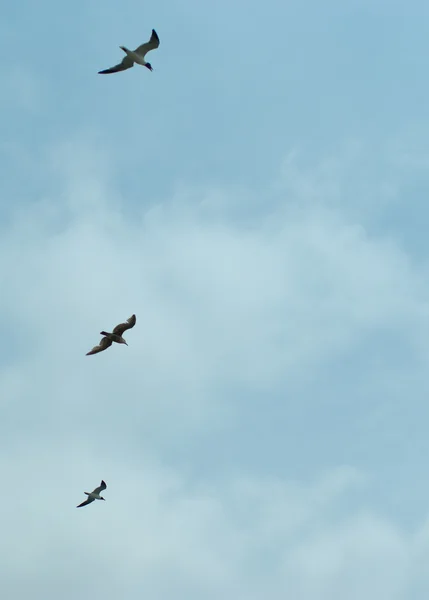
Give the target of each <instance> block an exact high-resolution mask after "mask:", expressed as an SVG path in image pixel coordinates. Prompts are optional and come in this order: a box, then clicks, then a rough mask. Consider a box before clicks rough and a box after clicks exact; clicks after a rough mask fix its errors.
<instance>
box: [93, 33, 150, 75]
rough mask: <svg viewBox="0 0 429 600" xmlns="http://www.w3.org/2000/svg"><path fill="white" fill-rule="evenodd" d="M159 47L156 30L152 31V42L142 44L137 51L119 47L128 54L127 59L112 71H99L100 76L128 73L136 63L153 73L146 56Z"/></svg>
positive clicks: (112, 68) (111, 69)
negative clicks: (120, 72) (121, 72)
mask: <svg viewBox="0 0 429 600" xmlns="http://www.w3.org/2000/svg"><path fill="white" fill-rule="evenodd" d="M158 46H159V37H158V34H157V33H156V31H155V29H152V35H151V36H150V40H149V41H148V42H146V43H145V44H141V46H139V47H138V48H136V49H135V50H129V49H128V48H127V47H126V46H119V47H120V49H121V50H123V51H124V52H125V54H126V56H125V58H123V59H122V61H121V62H120V63H119V64H117V65H115V66H114V67H111V68H110V69H104V70H103V71H98V74H99V75H107V74H109V73H118V72H119V71H126V70H127V69H131V67H133V66H134V63H137V64H138V65H142V66H143V67H146V68H148V69H149V71H153V69H152V65H151V64H150V63H149V62H147V61H146V58H145V57H146V54H147V53H148V52H150V51H151V50H155V49H156V48H158Z"/></svg>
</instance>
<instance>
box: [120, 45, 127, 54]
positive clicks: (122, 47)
mask: <svg viewBox="0 0 429 600" xmlns="http://www.w3.org/2000/svg"><path fill="white" fill-rule="evenodd" d="M119 48H120V49H121V50H123V51H124V52H125V54H128V52H129V50H128V48H127V47H126V46H119Z"/></svg>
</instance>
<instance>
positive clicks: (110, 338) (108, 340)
mask: <svg viewBox="0 0 429 600" xmlns="http://www.w3.org/2000/svg"><path fill="white" fill-rule="evenodd" d="M135 324H136V315H131V317H130V318H129V319H127V321H126V322H125V323H119V325H116V327H115V328H114V329H113V331H112V332H111V333H109V332H108V331H100V335H102V336H104V337H102V338H101V341H100V343H99V344H98V345H97V346H94V348H92V350H90V351H89V352H87V353H86V356H89V355H91V354H97V353H98V352H103V350H107V348H110V346H111V345H112V343H113V342H116V343H117V344H125V345H126V346H128V344H127V342H126V341H125V339H124V338H123V337H122V334H123V333H124V331H126V330H127V329H131V328H132V327H134V325H135Z"/></svg>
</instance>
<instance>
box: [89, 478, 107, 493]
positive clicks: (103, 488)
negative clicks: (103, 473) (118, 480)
mask: <svg viewBox="0 0 429 600" xmlns="http://www.w3.org/2000/svg"><path fill="white" fill-rule="evenodd" d="M106 488H107V485H106V483H105V482H104V481H101V483H100V485H99V486H98V487H96V488H95V490H94V491H93V492H92V493H93V494H99V493H100V492H102V491H103V490H105V489H106Z"/></svg>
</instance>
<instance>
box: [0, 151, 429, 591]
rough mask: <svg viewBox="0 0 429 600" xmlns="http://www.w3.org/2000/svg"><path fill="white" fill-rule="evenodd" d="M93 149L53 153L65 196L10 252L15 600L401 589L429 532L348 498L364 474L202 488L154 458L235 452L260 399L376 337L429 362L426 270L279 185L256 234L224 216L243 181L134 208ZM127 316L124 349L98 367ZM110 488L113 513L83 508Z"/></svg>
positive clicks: (11, 580) (8, 449)
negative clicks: (103, 486)
mask: <svg viewBox="0 0 429 600" xmlns="http://www.w3.org/2000/svg"><path fill="white" fill-rule="evenodd" d="M93 150H94V147H93V146H91V145H90V144H89V145H88V143H87V142H82V141H79V140H78V141H73V142H72V143H70V144H68V145H66V146H65V147H64V146H62V147H61V148H60V149H58V152H57V153H56V155H57V156H58V159H57V160H56V162H54V163H52V162H51V163H50V166H49V168H47V172H46V176H47V177H49V176H50V175H51V174H52V173H54V174H55V177H54V179H53V183H52V184H51V187H50V193H49V197H45V198H43V199H39V198H35V199H34V202H33V204H31V205H27V206H26V207H25V210H24V209H22V208H17V209H16V211H15V213H14V218H13V219H12V225H11V227H10V228H9V230H8V231H7V232H5V233H4V235H3V236H2V238H1V240H0V273H1V275H0V277H1V281H0V284H1V288H2V290H3V293H2V295H1V296H0V308H1V311H0V321H1V326H2V329H3V332H5V338H4V339H6V340H7V343H8V346H4V347H3V349H2V351H1V354H0V361H1V365H2V368H1V371H0V385H1V389H2V398H1V401H0V404H1V408H2V411H3V419H2V423H1V424H0V433H1V434H2V437H1V439H2V441H1V442H0V445H1V447H2V452H3V457H4V458H3V459H2V473H3V484H4V486H5V489H6V490H7V495H6V496H5V497H4V498H3V500H2V507H3V514H5V511H6V510H7V507H8V506H9V503H10V502H12V509H10V510H11V512H10V515H11V516H10V519H9V521H8V523H7V524H6V525H7V526H6V531H5V534H4V537H5V539H7V540H8V542H7V544H8V549H7V551H5V552H4V554H3V565H4V566H3V570H4V572H5V574H6V579H5V581H6V583H5V586H6V589H9V590H10V595H9V597H10V598H11V599H12V598H17V599H20V598H22V597H24V595H27V594H28V593H29V590H33V592H34V595H35V597H40V598H42V597H43V598H44V599H46V598H50V597H54V595H55V596H57V595H58V590H62V592H61V594H62V597H64V598H65V600H67V598H72V597H76V595H77V594H79V596H80V597H82V598H85V597H88V598H89V596H90V595H91V593H95V592H94V590H97V593H100V592H102V593H103V596H104V597H105V598H106V600H109V598H112V599H113V598H116V597H118V596H122V595H124V594H125V595H126V594H128V595H131V594H137V595H141V594H143V593H144V594H145V595H147V596H149V597H151V598H155V599H156V598H165V597H166V596H170V595H172V594H173V593H174V595H175V597H176V598H182V597H183V598H185V597H186V598H192V597H199V598H201V597H203V598H215V597H216V598H218V597H219V596H222V597H226V598H229V597H231V598H232V597H237V596H246V597H248V598H255V599H256V598H258V599H259V598H265V597H270V598H272V599H273V600H276V598H284V596H285V594H286V595H288V596H290V597H292V598H298V599H299V598H302V600H313V599H319V598H320V599H324V598H329V599H330V600H336V599H337V598H338V600H340V599H341V600H342V599H343V598H344V597H345V596H347V597H348V598H355V597H356V598H358V597H360V598H361V597H367V598H368V599H369V600H371V599H372V598H374V599H375V598H377V599H378V598H385V599H386V600H390V599H392V600H393V599H396V598H405V597H406V591H407V590H408V589H410V587H409V586H411V585H412V581H413V579H412V578H413V577H414V576H415V572H414V570H413V568H412V567H411V565H410V563H411V557H417V559H418V558H419V557H420V556H422V555H424V553H425V552H427V551H426V550H425V548H427V541H426V538H427V534H426V533H425V530H424V529H422V530H421V531H420V532H419V533H418V534H417V536H416V538H414V537H413V536H412V535H411V534H409V533H407V532H404V531H403V530H402V529H401V527H400V526H399V525H398V524H395V523H393V522H391V521H390V520H388V519H387V518H386V517H385V516H380V515H379V514H377V513H376V511H375V510H374V509H372V508H371V507H369V508H368V509H367V510H363V509H362V508H361V507H359V506H357V505H356V503H353V501H351V500H350V498H349V495H350V494H351V493H352V492H356V494H358V492H359V490H362V489H363V488H365V486H367V487H366V488H365V489H368V486H369V485H370V484H369V483H368V479H367V474H366V473H361V472H360V471H358V470H356V469H354V468H352V467H345V468H343V469H337V468H334V467H336V466H337V465H330V467H331V468H330V469H328V473H327V474H325V475H324V476H323V477H321V478H320V477H319V478H317V477H316V476H315V477H314V478H312V481H311V482H310V483H308V482H307V483H304V482H303V481H302V480H301V479H300V480H298V481H295V482H293V481H291V479H290V478H289V477H286V476H285V477H278V478H274V477H268V476H264V477H263V476H262V475H260V474H257V473H252V472H251V473H249V474H248V475H247V476H246V475H245V474H244V473H242V472H234V467H233V466H232V467H231V472H232V473H231V474H230V476H227V475H225V474H224V475H221V476H218V479H215V478H214V477H213V475H212V474H211V473H210V472H207V473H204V476H202V477H201V479H200V480H199V481H195V475H192V476H191V475H189V476H187V475H186V469H185V467H184V466H183V465H181V466H178V465H175V466H174V467H171V470H168V468H167V467H166V466H165V465H164V464H160V458H159V455H160V454H162V449H163V448H165V447H168V445H169V444H170V443H171V442H172V440H174V443H175V444H176V445H177V444H181V445H184V446H186V445H187V444H188V443H189V442H188V440H189V438H191V437H192V436H193V435H194V434H195V435H196V434H197V433H198V435H204V433H205V432H206V433H207V434H209V433H211V434H213V431H216V429H217V428H218V429H219V430H221V429H225V428H228V426H229V425H231V423H234V426H235V427H236V435H237V438H238V443H239V440H240V414H241V413H242V412H243V411H244V410H246V406H247V405H246V394H247V392H248V391H254V390H255V389H256V390H259V391H261V392H263V393H264V395H265V397H266V404H265V406H264V410H266V411H269V410H270V409H271V408H272V407H273V401H272V399H271V396H274V395H276V394H277V395H278V394H282V393H284V391H285V389H287V385H289V384H290V382H291V381H295V382H296V385H299V382H300V381H303V380H305V379H307V378H309V377H311V376H312V374H313V373H315V372H317V370H318V369H319V370H323V369H325V368H331V369H334V370H335V364H336V361H337V360H338V358H340V357H341V356H342V354H343V353H344V352H351V353H352V352H353V348H354V347H355V346H357V345H362V344H365V343H367V341H368V340H371V336H374V335H376V336H377V335H378V333H379V332H380V331H383V330H388V331H393V332H399V333H400V335H402V336H404V337H406V338H407V339H409V340H412V341H413V342H415V343H416V346H417V347H418V349H419V351H420V352H421V357H422V360H424V358H425V351H426V350H425V348H426V346H425V345H424V344H422V345H421V346H419V344H420V343H421V340H422V338H423V335H424V333H425V331H426V329H427V310H426V306H427V301H426V299H427V292H428V289H427V284H426V281H425V272H424V270H423V269H422V268H421V267H419V266H416V265H415V264H413V263H412V261H411V260H410V259H409V257H408V256H407V254H406V252H405V251H404V250H403V249H401V247H400V246H398V244H396V243H395V242H394V240H391V239H390V240H389V239H388V238H381V237H375V236H374V235H371V233H370V232H368V231H367V230H365V228H364V227H363V226H362V225H361V224H360V223H359V222H357V221H356V220H353V219H352V218H351V217H350V215H349V214H348V212H347V209H346V208H345V209H344V210H340V209H339V208H338V207H334V206H326V205H324V204H323V203H322V204H320V203H317V206H316V205H313V204H311V203H310V204H307V205H306V206H304V207H299V206H297V203H296V202H290V197H288V198H286V199H285V200H284V202H283V201H282V202H280V203H278V202H277V200H278V190H277V191H276V192H275V194H274V195H273V197H272V196H271V195H270V192H269V191H268V192H267V193H266V196H263V200H264V202H265V203H266V206H267V209H266V213H265V214H261V215H260V219H259V220H257V219H253V220H252V221H251V222H247V223H246V225H245V226H243V225H242V224H240V221H239V220H237V219H236V218H229V216H230V215H228V216H224V215H223V214H222V211H221V210H219V206H218V204H217V200H216V198H217V197H218V196H219V197H220V198H221V204H222V206H225V204H227V203H228V199H229V196H230V195H231V192H230V191H229V190H224V191H223V192H221V191H219V190H217V191H216V193H215V194H213V193H212V192H211V191H210V190H209V191H207V192H205V191H203V192H201V194H200V193H198V194H195V193H194V192H195V191H194V190H191V192H190V193H189V196H188V197H186V193H184V192H183V190H182V191H181V192H180V194H179V195H178V196H177V197H175V198H173V199H172V200H169V201H165V202H164V203H163V204H160V205H158V206H156V207H152V208H148V207H147V206H144V207H143V206H138V205H137V204H135V205H133V212H132V216H131V217H130V216H129V214H128V213H124V212H123V211H122V206H123V205H122V204H121V202H122V200H121V198H120V197H119V195H118V194H117V193H116V192H115V189H114V187H113V184H112V179H113V176H112V175H110V176H109V171H110V168H111V164H112V161H110V158H109V156H108V155H105V156H103V155H100V154H97V153H95V152H94V151H93ZM94 156H96V158H94V161H93V162H91V161H92V157H94ZM241 194H242V199H243V201H244V199H245V194H244V192H243V191H241ZM178 197H180V202H179V201H178ZM206 200H207V201H206ZM133 312H135V313H136V314H137V325H136V327H135V328H134V329H132V330H131V331H129V332H128V335H127V339H128V341H129V344H130V345H129V347H128V348H127V347H113V348H111V349H110V350H108V351H107V352H106V353H103V354H100V355H98V356H94V357H85V352H86V351H87V350H88V349H89V348H91V347H92V345H93V344H94V343H95V342H97V341H98V338H99V335H98V333H99V331H101V329H103V328H108V327H111V326H113V325H115V324H116V322H119V320H122V319H124V318H127V317H128V316H129V315H130V314H131V313H133ZM6 334H7V335H6ZM236 394H238V396H239V397H238V398H236ZM284 395H285V397H286V400H285V403H286V404H288V403H289V405H290V406H291V407H292V405H293V403H294V402H296V400H295V399H294V398H289V397H287V394H284ZM305 401H306V402H307V403H308V407H309V408H308V410H309V416H308V419H309V420H311V407H312V406H314V400H313V399H308V398H307V399H305ZM374 402H375V406H374V409H375V410H376V409H377V406H378V405H377V402H376V399H375V400H374ZM328 420H329V419H328ZM324 425H325V424H321V425H320V426H324ZM302 437H303V440H304V442H303V444H304V443H305V445H306V446H308V447H309V451H310V452H313V453H317V452H318V448H317V444H315V443H313V442H312V439H311V435H309V434H308V432H307V431H306V430H305V429H304V430H303V432H302ZM174 443H173V444H172V447H173V448H174ZM254 443H255V444H260V445H261V446H263V444H264V440H260V439H255V440H254ZM176 447H177V446H176ZM229 451H230V449H229V447H228V446H226V447H219V453H223V454H225V455H228V452H229ZM299 452H300V449H297V451H296V457H293V460H296V461H298V463H299V460H300V457H299ZM337 462H338V464H341V463H342V459H341V457H340V456H339V457H338V461H337ZM190 470H192V469H190ZM100 477H104V478H105V479H106V481H107V482H108V485H109V488H108V494H107V492H106V497H107V498H108V502H106V503H103V504H101V503H97V505H92V506H91V507H88V509H85V511H76V510H75V509H74V504H73V502H75V503H76V504H77V503H78V502H79V494H80V493H81V492H80V490H81V491H83V489H85V488H87V487H90V486H91V485H95V484H96V483H97V480H98V479H99V478H100ZM369 481H370V480H369ZM85 482H86V483H85ZM57 488H60V489H61V495H60V496H58V497H56V498H55V499H54V500H52V494H53V493H54V491H55V489H57ZM22 489H24V490H25V494H24V495H23V494H21V493H20V491H21V490H22ZM127 490H130V491H131V495H130V496H127V495H126V493H125V492H126V491H127ZM76 494H77V497H76ZM29 507H31V510H29ZM22 540H25V543H24V544H23V543H22ZM416 540H417V541H416ZM422 569H423V567H422ZM422 572H423V571H422V570H420V571H419V572H418V574H417V575H418V577H420V578H421V577H422ZM18 579H20V581H18ZM422 581H423V583H422V586H423V587H424V586H425V585H426V584H425V582H424V580H422ZM425 589H427V587H426V588H425ZM14 590H15V591H14ZM14 594H15V595H14Z"/></svg>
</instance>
